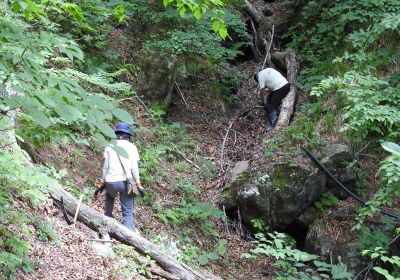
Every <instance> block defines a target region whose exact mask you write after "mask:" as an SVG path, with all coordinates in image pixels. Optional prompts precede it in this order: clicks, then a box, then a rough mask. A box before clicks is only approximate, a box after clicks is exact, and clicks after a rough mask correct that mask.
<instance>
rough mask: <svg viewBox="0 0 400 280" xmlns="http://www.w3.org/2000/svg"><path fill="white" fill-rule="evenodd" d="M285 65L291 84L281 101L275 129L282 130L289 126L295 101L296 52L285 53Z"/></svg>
mask: <svg viewBox="0 0 400 280" xmlns="http://www.w3.org/2000/svg"><path fill="white" fill-rule="evenodd" d="M286 65H287V80H288V82H289V83H290V84H291V86H290V91H289V93H288V94H287V96H286V97H285V98H284V99H283V102H282V106H281V111H280V113H279V118H278V122H277V124H276V128H277V129H279V128H282V127H286V126H288V125H289V122H290V118H291V116H292V114H293V109H294V102H295V100H296V93H297V88H296V86H295V83H296V81H297V76H298V70H299V63H298V61H297V60H296V51H295V50H294V49H291V48H289V49H288V50H287V51H286Z"/></svg>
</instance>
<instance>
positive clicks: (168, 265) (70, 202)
mask: <svg viewBox="0 0 400 280" xmlns="http://www.w3.org/2000/svg"><path fill="white" fill-rule="evenodd" d="M7 90H8V91H9V92H12V90H11V89H10V88H8V86H7ZM14 94H16V93H14ZM0 98H2V96H1V94H0ZM15 116H16V111H15V110H14V111H9V112H3V111H0V121H1V125H4V127H6V128H7V129H5V130H0V140H1V144H3V145H7V152H9V153H17V154H18V155H19V156H20V159H21V164H22V165H23V166H25V167H26V168H29V167H30V166H32V165H33V163H32V161H31V159H30V158H29V156H28V154H27V153H26V152H25V151H24V150H22V149H21V147H20V146H19V145H18V144H17V141H16V137H15ZM6 122H7V123H6ZM48 193H49V194H50V196H51V197H52V198H53V199H54V200H56V201H57V202H59V201H60V199H61V197H63V200H64V204H65V207H66V209H67V211H68V212H69V213H70V214H73V213H75V211H76V208H77V205H78V200H77V199H76V198H75V197H74V196H73V195H72V194H70V193H69V192H67V191H65V190H64V189H63V188H62V186H61V185H59V184H56V185H53V186H52V187H49V189H48ZM77 218H78V220H79V221H81V222H82V223H84V224H85V225H86V226H88V227H89V228H91V229H93V230H95V231H99V232H102V233H108V234H109V235H110V236H112V237H114V238H115V239H117V240H119V241H121V242H122V243H125V244H127V245H131V246H133V247H134V248H135V249H136V250H137V251H139V252H141V253H143V254H145V255H148V256H150V257H151V258H152V259H154V260H155V261H156V262H157V264H158V265H159V266H160V267H161V268H163V269H164V270H165V271H167V272H169V273H170V274H172V275H174V276H177V278H178V279H182V280H183V279H184V280H195V279H220V278H218V277H217V276H214V275H211V274H207V276H204V275H202V274H201V273H199V272H196V271H195V270H193V269H192V268H190V267H189V266H187V265H185V264H183V263H181V262H179V261H178V260H176V259H175V258H173V257H171V256H170V255H168V253H167V252H166V251H164V250H163V249H162V248H161V247H160V246H158V245H155V244H153V243H151V242H150V241H148V240H147V239H145V238H143V237H141V236H140V235H137V234H135V233H133V232H132V231H131V230H129V229H127V228H126V227H125V226H123V225H122V224H120V223H118V222H117V221H116V220H114V219H112V218H109V217H106V216H104V215H103V214H100V213H99V212H98V211H96V210H94V209H92V208H90V207H89V206H87V205H84V204H81V206H80V210H79V213H78V217H77Z"/></svg>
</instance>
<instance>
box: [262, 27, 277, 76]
mask: <svg viewBox="0 0 400 280" xmlns="http://www.w3.org/2000/svg"><path fill="white" fill-rule="evenodd" d="M274 32H275V25H272V30H271V33H270V36H269V37H270V38H269V43H268V48H267V49H266V52H265V59H264V63H263V65H262V67H261V69H264V67H265V64H266V63H267V61H269V60H270V59H271V57H270V52H271V47H272V43H273V42H274Z"/></svg>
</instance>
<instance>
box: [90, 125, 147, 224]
mask: <svg viewBox="0 0 400 280" xmlns="http://www.w3.org/2000/svg"><path fill="white" fill-rule="evenodd" d="M115 134H116V136H117V146H119V147H121V148H123V149H124V150H125V151H126V152H127V153H128V156H129V158H124V157H122V156H120V155H118V154H117V153H116V152H115V151H114V150H113V149H112V148H111V147H110V146H109V147H107V148H106V149H105V151H104V166H103V176H102V179H101V180H100V184H99V188H98V189H97V190H96V192H95V195H97V194H98V193H99V192H102V191H103V190H104V188H105V189H106V195H105V197H106V199H105V208H106V209H105V215H106V216H108V217H112V216H113V215H112V211H113V208H114V200H115V197H116V196H117V194H118V193H119V195H120V201H121V208H122V216H123V221H122V223H123V224H124V226H126V227H127V228H129V229H131V230H133V228H134V213H133V209H134V197H133V194H132V193H131V194H128V193H127V182H128V180H133V182H135V183H136V186H137V188H138V190H139V192H140V194H141V195H142V196H143V195H144V189H143V188H142V185H141V184H140V177H139V167H138V161H139V152H138V150H137V148H136V146H135V144H133V143H131V142H130V141H131V138H132V131H131V128H130V127H129V125H128V124H127V123H119V124H117V126H116V128H115Z"/></svg>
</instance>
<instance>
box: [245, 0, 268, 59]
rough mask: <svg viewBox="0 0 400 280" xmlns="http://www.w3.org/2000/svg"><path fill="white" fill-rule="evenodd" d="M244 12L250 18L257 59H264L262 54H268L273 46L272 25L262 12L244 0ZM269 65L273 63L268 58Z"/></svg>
mask: <svg viewBox="0 0 400 280" xmlns="http://www.w3.org/2000/svg"><path fill="white" fill-rule="evenodd" d="M244 4H245V5H244V10H245V12H246V14H247V15H248V16H249V18H250V21H251V26H252V31H253V37H254V42H253V46H252V49H253V53H254V56H255V58H256V59H259V58H261V57H262V54H261V53H264V54H266V53H267V52H268V51H267V50H268V49H269V48H271V45H272V42H271V41H272V37H273V35H272V34H273V32H272V33H271V31H270V30H271V28H272V26H270V23H269V22H268V20H267V17H266V16H265V15H264V14H263V13H262V12H260V11H258V10H257V9H256V8H255V7H254V6H253V5H252V4H251V3H250V2H249V1H248V0H244ZM267 62H268V64H269V65H270V63H271V61H270V59H269V57H268V59H267Z"/></svg>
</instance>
